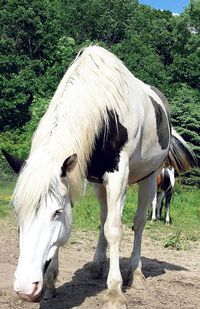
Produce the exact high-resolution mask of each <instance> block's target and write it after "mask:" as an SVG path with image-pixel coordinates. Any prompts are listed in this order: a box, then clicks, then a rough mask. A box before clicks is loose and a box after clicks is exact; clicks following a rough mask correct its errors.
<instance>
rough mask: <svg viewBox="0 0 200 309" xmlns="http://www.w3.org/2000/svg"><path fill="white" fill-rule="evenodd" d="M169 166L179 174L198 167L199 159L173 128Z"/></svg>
mask: <svg viewBox="0 0 200 309" xmlns="http://www.w3.org/2000/svg"><path fill="white" fill-rule="evenodd" d="M168 164H169V165H170V166H172V167H174V169H175V170H176V171H177V172H181V171H184V172H185V171H187V170H189V169H190V168H192V167H197V166H198V164H197V159H196V157H195V155H194V153H193V151H192V150H191V149H190V148H189V146H188V145H187V143H186V142H185V141H184V139H183V138H182V137H181V136H180V135H179V134H178V133H177V132H176V131H175V130H174V129H173V128H172V133H171V143H170V148H169V154H168Z"/></svg>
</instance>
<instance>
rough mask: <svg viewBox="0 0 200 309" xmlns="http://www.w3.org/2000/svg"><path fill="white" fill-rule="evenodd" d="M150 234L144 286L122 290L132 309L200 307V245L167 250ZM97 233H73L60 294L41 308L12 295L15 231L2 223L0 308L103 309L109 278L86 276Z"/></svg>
mask: <svg viewBox="0 0 200 309" xmlns="http://www.w3.org/2000/svg"><path fill="white" fill-rule="evenodd" d="M148 233H149V231H148V230H146V231H145V233H144V238H143V246H142V247H143V250H142V256H143V258H142V260H143V272H144V275H145V277H146V282H145V284H144V286H141V287H138V288H131V289H126V288H124V293H125V297H126V300H127V307H128V309H131V308H148V309H149V308H153V309H154V308H159V309H161V308H165V309H166V308H173V309H176V308H177V309H178V308H184V309H185V308H191V309H192V308H194V309H196V308H200V244H197V243H194V247H193V248H192V249H190V250H187V251H173V250H169V249H166V248H164V247H163V246H162V244H161V243H160V242H157V241H155V240H153V239H151V237H150V235H148ZM96 241H97V233H94V232H77V231H75V232H73V233H72V236H71V240H70V242H69V244H67V245H66V246H64V247H63V248H61V250H60V256H59V257H60V259H59V261H60V273H59V277H58V282H57V295H56V297H55V298H54V299H53V300H51V301H46V302H44V301H42V302H41V303H39V304H32V303H26V302H22V301H20V300H19V299H18V297H17V296H16V295H15V293H14V291H13V273H14V270H15V268H16V265H17V259H18V252H19V248H18V239H17V229H16V226H15V225H14V224H13V222H12V219H11V218H10V217H8V218H6V219H5V220H1V221H0V309H11V308H13V309H21V308H26V309H27V308H29V309H68V308H75V307H76V308H83V309H86V308H91V309H97V308H101V307H102V305H103V303H104V295H105V293H106V291H105V289H106V278H102V279H99V280H92V279H89V278H88V277H87V273H86V272H85V270H84V267H85V265H86V264H87V263H88V262H90V261H91V260H92V258H93V254H94V250H95V246H96ZM132 241H133V235H132V232H131V231H130V230H127V229H125V233H124V238H123V242H122V246H121V265H122V273H123V269H125V268H126V266H127V265H128V261H129V256H130V253H131V251H132Z"/></svg>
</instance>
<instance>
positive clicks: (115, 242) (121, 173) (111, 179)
mask: <svg viewBox="0 0 200 309" xmlns="http://www.w3.org/2000/svg"><path fill="white" fill-rule="evenodd" d="M128 173H129V160H128V156H127V154H126V153H125V152H121V153H120V162H119V165H118V170H117V171H114V172H112V173H106V174H105V175H104V185H105V187H106V192H107V208H108V211H107V218H106V222H105V225H104V232H105V237H106V239H107V241H108V244H109V248H110V265H109V273H108V278H107V287H108V295H107V303H106V306H105V308H116V309H117V308H126V307H125V301H124V295H123V294H122V290H121V288H122V276H121V272H120V267H119V247H120V242H121V239H122V224H121V215H122V210H123V206H124V201H125V195H126V189H127V182H128Z"/></svg>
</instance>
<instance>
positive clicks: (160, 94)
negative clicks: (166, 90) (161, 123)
mask: <svg viewBox="0 0 200 309" xmlns="http://www.w3.org/2000/svg"><path fill="white" fill-rule="evenodd" d="M151 89H152V90H153V91H154V92H155V93H156V94H157V96H159V98H160V99H161V101H162V102H163V104H164V106H165V109H166V112H167V116H168V120H169V123H170V130H171V109H170V106H169V102H168V100H167V98H166V97H165V96H164V94H163V93H162V92H161V91H160V90H158V89H157V88H156V87H154V86H151Z"/></svg>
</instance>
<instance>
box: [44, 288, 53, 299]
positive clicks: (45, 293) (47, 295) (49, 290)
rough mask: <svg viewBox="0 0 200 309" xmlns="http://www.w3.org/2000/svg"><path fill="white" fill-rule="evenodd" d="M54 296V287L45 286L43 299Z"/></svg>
mask: <svg viewBox="0 0 200 309" xmlns="http://www.w3.org/2000/svg"><path fill="white" fill-rule="evenodd" d="M55 296H56V289H49V288H46V290H45V292H44V296H43V300H50V299H52V298H54V297H55Z"/></svg>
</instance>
